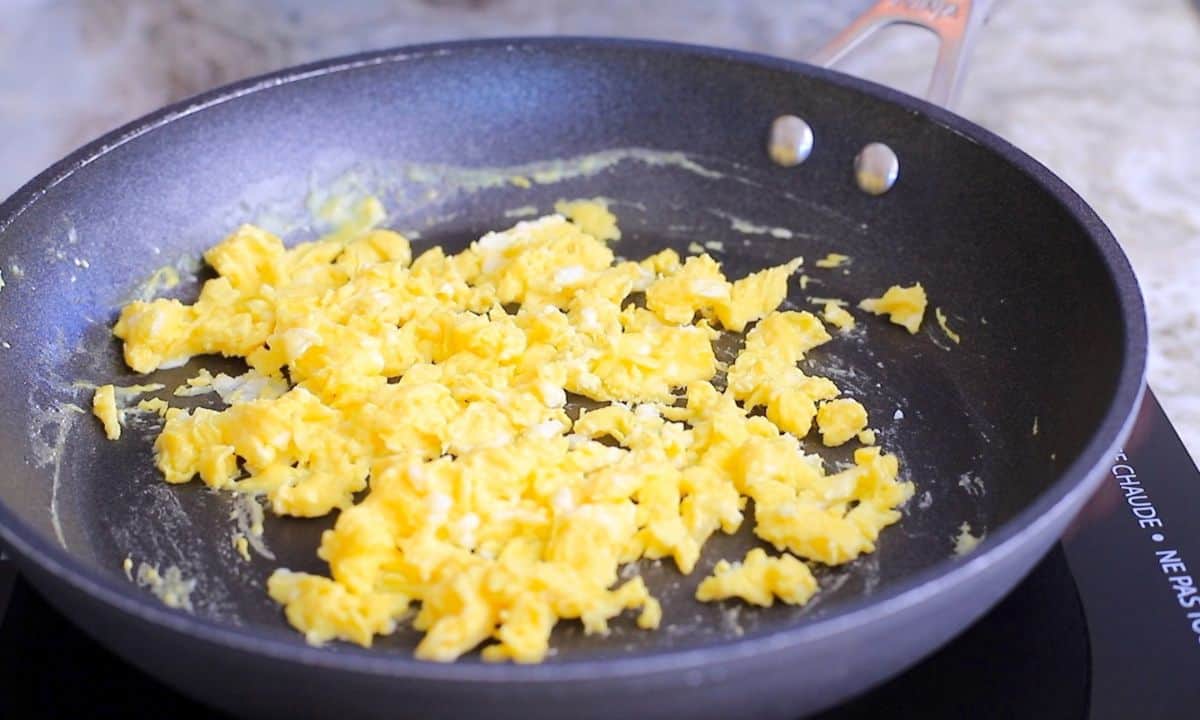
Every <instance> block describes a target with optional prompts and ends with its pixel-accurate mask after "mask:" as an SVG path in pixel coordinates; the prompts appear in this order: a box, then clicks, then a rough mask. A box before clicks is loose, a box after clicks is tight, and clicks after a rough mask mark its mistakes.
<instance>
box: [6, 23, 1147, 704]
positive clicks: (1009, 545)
mask: <svg viewBox="0 0 1200 720" xmlns="http://www.w3.org/2000/svg"><path fill="white" fill-rule="evenodd" d="M572 48H576V49H605V48H609V49H625V50H633V51H640V52H645V53H648V54H658V53H661V54H669V55H677V56H678V55H682V56H690V57H695V58H706V59H713V60H723V61H727V62H731V63H735V64H740V65H745V66H755V67H760V68H764V69H770V70H783V71H787V72H792V73H799V74H804V75H807V76H810V77H815V78H816V79H818V80H820V81H822V82H826V83H829V84H831V85H834V86H839V87H842V88H846V89H849V90H852V91H856V92H859V93H863V94H866V95H870V96H873V97H876V98H879V99H882V100H884V101H887V102H890V103H892V104H895V105H897V106H900V107H902V108H905V109H908V110H910V111H913V112H915V113H918V114H920V115H923V116H925V117H926V118H927V119H928V120H929V121H931V122H933V123H934V124H936V125H939V126H941V127H942V128H944V129H946V130H949V131H951V132H954V133H956V134H958V135H960V136H962V137H963V138H965V139H967V140H968V141H970V142H973V143H975V144H978V145H981V146H983V147H984V148H986V149H987V150H988V151H990V152H992V153H994V154H995V155H997V156H998V157H999V158H1000V159H1002V160H1003V161H1005V162H1007V163H1009V164H1010V165H1012V166H1014V167H1015V168H1016V169H1018V170H1019V171H1021V172H1022V174H1024V175H1025V176H1026V177H1029V178H1030V179H1031V180H1033V181H1034V182H1035V183H1037V184H1038V185H1039V186H1040V187H1041V188H1042V189H1043V190H1044V191H1045V192H1047V193H1048V194H1050V195H1052V196H1053V197H1054V198H1055V199H1057V201H1058V202H1059V203H1060V204H1061V205H1062V206H1063V208H1064V209H1065V210H1066V212H1067V213H1068V214H1069V215H1070V216H1071V217H1072V219H1073V220H1074V221H1075V222H1077V223H1078V224H1079V225H1080V226H1081V227H1082V228H1083V229H1084V230H1085V231H1086V232H1087V234H1088V235H1089V236H1090V237H1091V239H1092V241H1093V243H1094V245H1095V247H1096V249H1097V251H1098V253H1099V255H1100V258H1101V261H1102V263H1103V264H1104V266H1105V269H1106V271H1107V273H1108V275H1109V278H1110V280H1111V282H1112V284H1113V287H1114V288H1115V290H1116V294H1117V300H1118V303H1119V306H1120V310H1121V312H1120V316H1121V317H1120V320H1121V321H1122V323H1123V328H1122V331H1123V336H1124V350H1125V352H1124V357H1123V359H1122V360H1123V362H1122V366H1121V369H1120V372H1119V374H1118V379H1117V382H1116V384H1115V387H1114V389H1113V394H1112V397H1111V399H1110V401H1109V404H1108V407H1107V409H1106V411H1105V413H1104V415H1103V418H1102V420H1101V422H1100V423H1099V424H1098V426H1097V427H1096V429H1095V431H1094V433H1093V435H1092V437H1091V439H1090V440H1089V441H1088V443H1087V444H1086V445H1085V446H1084V448H1083V449H1082V450H1081V451H1080V453H1079V455H1078V456H1077V457H1076V458H1075V460H1074V461H1072V462H1071V464H1070V465H1069V466H1067V467H1066V468H1065V469H1064V470H1063V471H1062V472H1061V473H1060V474H1059V477H1058V479H1057V480H1055V481H1054V482H1053V483H1052V484H1051V485H1050V486H1049V487H1048V488H1047V489H1045V490H1044V491H1043V492H1042V493H1041V495H1040V496H1039V497H1037V498H1036V499H1035V500H1034V502H1033V503H1031V504H1030V505H1029V506H1027V507H1026V508H1024V509H1023V510H1022V511H1021V512H1020V513H1018V514H1017V515H1016V516H1015V517H1013V518H1011V519H1010V520H1009V521H1008V522H1006V523H1004V524H1002V525H1001V526H1000V527H998V528H996V529H995V531H994V532H993V533H992V534H990V535H989V537H987V538H985V539H984V540H983V541H982V542H981V543H980V546H979V547H978V549H977V550H976V551H975V552H973V553H972V554H971V556H969V557H967V558H955V557H953V556H950V555H947V557H946V558H945V559H943V560H940V561H938V562H936V563H934V564H933V565H931V566H930V567H928V568H925V569H924V570H922V571H920V572H918V573H914V574H913V575H910V576H908V577H906V578H904V579H903V580H901V581H898V582H897V583H895V584H894V585H893V586H892V587H890V588H887V589H885V590H882V591H880V592H879V593H877V594H874V595H872V596H870V597H865V596H864V597H860V598H857V599H855V600H852V601H848V602H846V603H844V604H843V605H842V606H841V607H839V608H838V609H837V611H836V612H835V613H834V614H832V615H830V616H829V617H824V618H820V619H815V620H812V621H809V622H804V623H801V624H799V625H797V626H795V627H789V628H784V629H781V630H773V631H767V632H764V633H761V634H751V635H747V636H746V637H743V638H737V639H727V640H721V641H718V642H716V643H714V644H711V645H705V646H701V647H695V648H687V649H678V650H662V651H654V652H651V653H648V654H635V655H631V656H627V657H614V658H604V659H581V660H566V661H563V662H552V663H547V664H541V665H531V666H522V665H513V664H486V663H450V664H439V663H429V662H424V661H420V660H416V659H415V658H413V657H411V656H409V655H401V654H391V653H388V654H384V653H380V652H378V651H371V650H369V649H363V648H358V647H354V646H348V645H346V646H342V645H339V646H337V647H336V649H331V648H318V647H311V646H308V645H306V644H304V642H303V639H302V637H301V635H299V634H298V633H295V634H291V633H286V634H285V632H284V631H283V630H281V629H280V630H273V629H271V628H264V627H235V626H232V625H228V624H224V623H221V622H218V621H216V620H212V619H209V618H202V617H197V616H194V615H190V614H185V613H182V612H179V611H175V610H171V609H169V608H167V607H165V606H164V605H162V604H161V603H159V602H158V601H157V600H155V599H154V598H152V597H150V596H149V595H148V594H146V593H143V592H136V591H134V590H133V589H132V587H131V586H129V585H128V584H127V583H124V582H122V581H121V580H120V579H119V578H118V577H117V576H116V575H115V574H110V573H105V572H103V571H102V570H101V569H100V568H97V567H92V566H89V565H88V564H87V563H85V562H84V561H82V560H80V559H78V558H76V557H74V556H73V555H71V554H70V553H69V552H68V551H67V550H66V549H64V548H63V547H61V546H60V545H59V544H58V543H56V542H54V541H53V539H52V538H50V537H48V536H43V535H42V534H41V533H38V532H37V531H36V530H34V529H33V527H32V526H31V525H29V524H28V523H26V522H25V521H23V520H21V519H20V518H19V517H17V515H16V513H15V512H14V511H12V510H10V509H9V508H8V507H7V506H5V505H4V504H3V503H0V538H2V539H3V540H4V542H5V543H6V544H7V545H8V546H9V547H10V548H11V549H12V550H13V551H14V552H16V553H18V554H19V555H21V556H22V557H23V558H25V559H27V560H28V561H31V562H33V563H35V564H36V565H37V566H38V567H39V568H40V569H41V570H42V571H43V572H46V573H48V574H50V575H52V576H53V577H54V578H55V579H56V580H57V581H59V582H62V583H66V584H68V585H70V586H72V587H73V588H74V589H75V590H76V591H79V592H81V593H84V594H86V595H89V596H91V597H93V598H95V599H97V600H99V601H101V602H103V603H105V604H106V605H108V606H110V607H112V608H114V609H115V610H117V611H119V612H121V613H124V614H126V615H129V616H132V617H134V618H136V619H138V620H140V621H142V622H146V623H148V624H149V625H151V626H156V627H158V628H161V629H163V630H166V631H169V632H174V633H179V634H183V635H186V636H188V637H189V638H190V639H192V640H195V641H198V642H202V643H206V644H209V645H215V646H219V647H222V648H225V649H228V650H233V651H238V652H245V653H251V654H255V655H262V656H267V657H270V658H272V659H276V660H280V661H284V662H289V663H297V664H301V665H308V666H316V667H321V668H324V669H327V670H330V671H342V672H353V673H365V674H370V675H378V676H386V677H404V678H408V679H415V680H425V681H431V682H444V683H459V682H472V683H480V682H482V683H524V684H531V685H532V684H540V683H547V682H562V681H600V680H608V679H620V678H629V677H633V676H637V677H639V678H641V679H643V680H644V679H646V678H647V677H648V676H651V675H657V674H661V673H668V672H676V671H680V670H695V669H701V668H704V667H707V666H711V665H713V664H716V663H725V662H730V661H736V660H739V659H744V658H748V657H758V658H761V657H762V656H764V655H769V654H771V653H776V652H782V651H785V650H787V649H790V648H793V647H796V646H801V645H805V644H812V643H815V642H818V641H820V640H823V639H825V638H828V637H831V636H836V635H838V634H840V633H842V632H844V631H846V630H847V629H849V628H852V627H855V626H859V625H864V624H869V623H874V622H877V621H879V620H880V619H882V618H885V617H887V616H890V615H894V614H896V613H899V612H901V611H904V610H906V609H907V608H909V607H912V606H914V605H916V604H919V603H921V602H922V601H924V600H925V599H927V598H930V597H933V596H936V595H938V594H940V593H941V592H943V591H944V590H946V589H948V588H950V587H952V586H955V585H959V584H962V583H964V582H966V581H968V580H969V579H970V578H971V577H972V576H974V575H977V574H979V573H981V572H982V571H984V570H985V569H986V568H987V567H989V566H990V565H992V564H995V563H997V562H1000V561H1001V560H1002V559H1003V558H1005V557H1008V556H1010V555H1012V554H1013V553H1016V552H1017V551H1018V550H1019V549H1020V548H1021V547H1022V545H1023V543H1022V542H1021V537H1022V536H1023V535H1024V534H1025V533H1026V532H1027V531H1033V530H1036V528H1038V527H1045V526H1047V525H1051V524H1054V523H1058V522H1060V521H1062V519H1063V518H1062V516H1063V515H1064V514H1065V513H1067V512H1069V511H1070V510H1071V509H1072V508H1077V507H1078V506H1079V505H1081V504H1082V502H1083V501H1084V500H1085V499H1086V498H1087V497H1088V496H1090V495H1091V494H1092V492H1093V491H1094V490H1095V489H1096V487H1097V486H1098V485H1099V483H1100V481H1101V479H1102V477H1103V475H1102V474H1101V471H1102V469H1103V467H1104V465H1105V464H1106V459H1107V458H1108V457H1109V456H1110V455H1111V453H1112V451H1113V450H1114V449H1116V448H1118V447H1119V446H1120V443H1122V442H1123V441H1124V439H1125V438H1126V437H1127V435H1128V433H1129V431H1130V429H1131V428H1132V424H1133V421H1134V419H1135V416H1136V413H1135V412H1134V411H1135V410H1136V409H1137V407H1138V406H1139V404H1140V402H1141V401H1142V396H1143V393H1144V392H1145V374H1146V358H1147V353H1148V347H1147V342H1148V341H1147V324H1146V316H1145V306H1144V302H1143V299H1142V295H1141V291H1140V289H1139V287H1138V283H1137V280H1136V277H1135V275H1134V273H1133V269H1132V267H1131V265H1130V263H1129V261H1128V258H1127V257H1126V256H1125V254H1124V252H1123V251H1122V250H1121V247H1120V245H1119V244H1118V242H1117V240H1116V239H1115V238H1114V237H1113V235H1112V233H1111V232H1110V231H1109V230H1108V228H1107V227H1106V226H1105V225H1104V223H1103V221H1101V220H1100V218H1099V217H1098V216H1097V214H1096V213H1095V211H1094V210H1092V208H1091V207H1090V206H1088V205H1087V204H1086V203H1085V202H1084V200H1083V199H1082V198H1081V197H1080V196H1079V195H1078V194H1077V193H1075V191H1074V190H1072V189H1071V188H1070V187H1069V186H1068V185H1067V184H1066V183H1065V182H1064V181H1063V180H1061V179H1060V178H1059V177H1057V176H1056V175H1055V174H1054V173H1053V172H1051V171H1050V170H1049V169H1048V168H1046V167H1045V166H1043V165H1042V164H1041V163H1039V162H1038V161H1036V160H1034V159H1033V158H1032V157H1030V156H1029V155H1027V154H1026V153H1024V152H1023V151H1021V150H1020V149H1018V148H1016V147H1015V146H1013V145H1012V144H1010V143H1008V142H1007V141H1005V140H1004V139H1002V138H1000V137H999V136H997V135H995V134H993V133H992V132H990V131H988V130H985V129H984V128H982V127H980V126H978V125H976V124H975V123H973V122H971V121H969V120H966V119H965V118H962V117H960V116H958V115H955V114H954V113H952V112H950V111H948V110H945V109H943V108H941V107H938V106H936V105H933V104H931V103H928V102H926V101H924V100H921V99H919V98H915V97H912V96H909V95H907V94H904V93H901V92H898V91H896V90H892V89H890V88H887V87H885V86H882V85H878V84H876V83H873V82H870V81H867V80H863V79H860V78H856V77H853V76H849V75H845V74H842V73H839V72H836V71H833V70H828V69H823V68H819V67H815V66H811V65H808V64H806V63H802V62H798V61H794V60H788V59H785V58H778V57H772V56H768V55H763V54H759V53H751V52H745V51H739V50H730V49H722V48H713V47H706V46H700V45H692V44H684V43H674V42H664V41H658V40H635V39H622V38H598V37H580V36H559V37H503V38H489V39H473V40H460V41H450V42H438V43H430V44H421V45H410V46H404V47H399V48H392V49H386V50H379V51H372V52H367V53H360V54H354V55H348V56H342V57H337V58H331V59H327V60H322V61H318V62H314V63H309V64H305V65H299V66H295V67H291V68H286V69H283V70H279V71H276V72H272V73H268V74H264V75H259V76H255V77H252V78H249V79H246V80H242V81H239V82H236V83H232V84H229V85H226V86H223V87H220V88H217V89H214V90H211V91H208V92H205V93H202V94H199V95H196V96H194V97H192V98H188V99H185V100H183V101H180V102H178V103H174V104H171V105H168V106H166V107H164V108H162V109H160V110H157V111H155V112H152V113H150V114H148V115H145V116H143V117H141V118H139V119H137V120H134V121H132V122H130V123H128V124H126V125H124V126H122V127H120V128H118V129H116V130H114V131H112V132H110V133H107V134H106V135H104V136H102V137H101V138H99V139H97V140H95V141H93V142H91V143H89V144H87V145H85V146H83V147H82V148H80V149H78V150H76V151H75V152H73V153H71V154H70V155H68V156H67V157H66V158H64V159H63V160H60V161H59V162H57V163H55V164H54V165H52V166H50V167H49V168H48V169H47V170H45V171H43V172H42V173H40V174H39V175H37V176H36V177H35V178H34V179H32V180H30V181H29V182H28V183H26V184H25V185H24V186H22V187H21V188H20V189H19V190H17V191H16V192H15V193H14V194H13V195H12V196H11V197H9V198H8V199H7V200H5V201H4V202H3V203H2V204H0V233H3V232H4V231H5V230H6V229H7V227H8V226H9V225H10V224H11V223H12V222H13V221H14V220H15V219H16V218H17V217H19V216H20V215H21V214H22V213H24V212H25V211H26V210H27V209H29V208H30V207H32V206H33V205H34V204H35V203H36V202H37V201H38V199H39V198H41V197H42V196H43V195H44V194H45V193H47V192H48V191H49V190H51V189H52V188H53V187H54V186H56V185H58V184H59V183H60V182H62V181H64V180H66V179H67V178H68V177H70V176H71V175H72V174H74V173H75V172H76V171H78V170H79V169H81V168H83V167H85V166H86V165H88V164H90V163H91V162H93V161H95V160H96V159H98V158H100V157H102V156H104V155H106V154H107V153H109V152H111V151H113V150H115V149H116V148H118V147H120V146H122V145H124V144H125V143H127V142H131V141H133V140H135V139H137V138H138V137H140V136H142V135H145V134H147V133H149V132H152V131H153V130H155V129H157V128H159V127H161V126H163V125H166V124H168V123H170V122H173V121H175V120H178V119H181V118H184V117H187V116H189V115H192V114H194V113H197V112H201V111H203V110H205V109H207V108H210V107H214V106H217V105H220V104H223V103H225V102H229V101H232V100H235V99H237V98H239V97H241V96H243V95H249V94H252V93H256V92H260V91H264V90H268V89H270V88H273V87H276V86H279V85H284V84H290V83H296V82H301V81H304V80H307V79H310V78H316V77H321V76H324V75H329V74H333V73H339V72H349V71H353V70H356V69H358V68H363V67H369V66H374V65H385V64H393V63H401V62H404V61H407V60H410V59H419V58H426V57H433V56H444V55H452V54H455V53H462V52H478V51H493V52H494V51H497V50H507V51H521V50H539V49H558V50H568V51H569V50H570V49H572Z"/></svg>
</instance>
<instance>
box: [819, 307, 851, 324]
mask: <svg viewBox="0 0 1200 720" xmlns="http://www.w3.org/2000/svg"><path fill="white" fill-rule="evenodd" d="M821 317H822V318H823V319H824V320H825V322H827V323H829V324H830V325H832V326H834V327H835V328H837V329H838V330H853V329H854V316H853V315H851V314H850V313H849V311H847V310H846V308H844V307H842V306H841V305H838V304H837V303H835V302H833V301H827V302H826V303H825V306H824V307H823V308H822V309H821Z"/></svg>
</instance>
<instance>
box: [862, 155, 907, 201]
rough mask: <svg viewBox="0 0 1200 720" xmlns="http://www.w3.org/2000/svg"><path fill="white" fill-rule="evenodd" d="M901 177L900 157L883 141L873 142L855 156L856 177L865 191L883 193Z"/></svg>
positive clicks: (872, 193) (875, 193) (874, 193)
mask: <svg viewBox="0 0 1200 720" xmlns="http://www.w3.org/2000/svg"><path fill="white" fill-rule="evenodd" d="M898 177H900V159H899V158H897V157H896V153H895V152H893V151H892V149H891V148H890V147H888V146H887V145H884V144H883V143H877V142H874V143H871V144H870V145H867V146H866V147H864V148H863V149H862V150H861V151H859V153H858V156H857V157H855V158H854V179H855V180H857V181H858V187H860V188H861V189H862V191H863V192H865V193H869V194H871V195H882V194H884V193H885V192H887V191H888V190H891V189H892V186H893V185H895V184H896V178H898Z"/></svg>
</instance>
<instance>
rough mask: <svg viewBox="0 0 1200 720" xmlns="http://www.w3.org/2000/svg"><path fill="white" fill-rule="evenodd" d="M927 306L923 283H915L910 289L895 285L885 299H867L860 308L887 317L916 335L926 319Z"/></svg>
mask: <svg viewBox="0 0 1200 720" xmlns="http://www.w3.org/2000/svg"><path fill="white" fill-rule="evenodd" d="M925 304H926V299H925V288H923V287H921V283H915V284H914V285H911V286H909V287H900V286H899V285H893V286H891V287H890V288H888V289H887V292H885V293H884V294H883V297H877V298H867V299H866V300H863V301H862V302H860V303H859V304H858V306H859V307H860V308H862V309H863V310H866V311H868V312H873V313H875V314H876V315H887V316H888V317H889V318H891V321H892V322H894V323H896V324H897V325H900V326H902V327H903V328H904V329H905V330H908V331H909V332H910V333H912V334H913V335H915V334H916V333H917V330H919V329H920V327H921V319H922V318H924V317H925Z"/></svg>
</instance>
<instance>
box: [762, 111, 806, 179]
mask: <svg viewBox="0 0 1200 720" xmlns="http://www.w3.org/2000/svg"><path fill="white" fill-rule="evenodd" d="M812 146H813V132H812V128H810V127H809V126H808V123H806V122H804V121H803V120H801V119H800V118H798V117H796V116H795V115H780V116H779V117H777V118H775V122H773V123H771V136H770V138H768V140H767V154H768V155H770V156H771V159H772V160H774V161H775V162H776V163H777V164H779V165H782V166H784V167H792V166H795V165H799V164H800V163H802V162H804V161H805V160H807V159H808V155H809V153H811V152H812Z"/></svg>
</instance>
